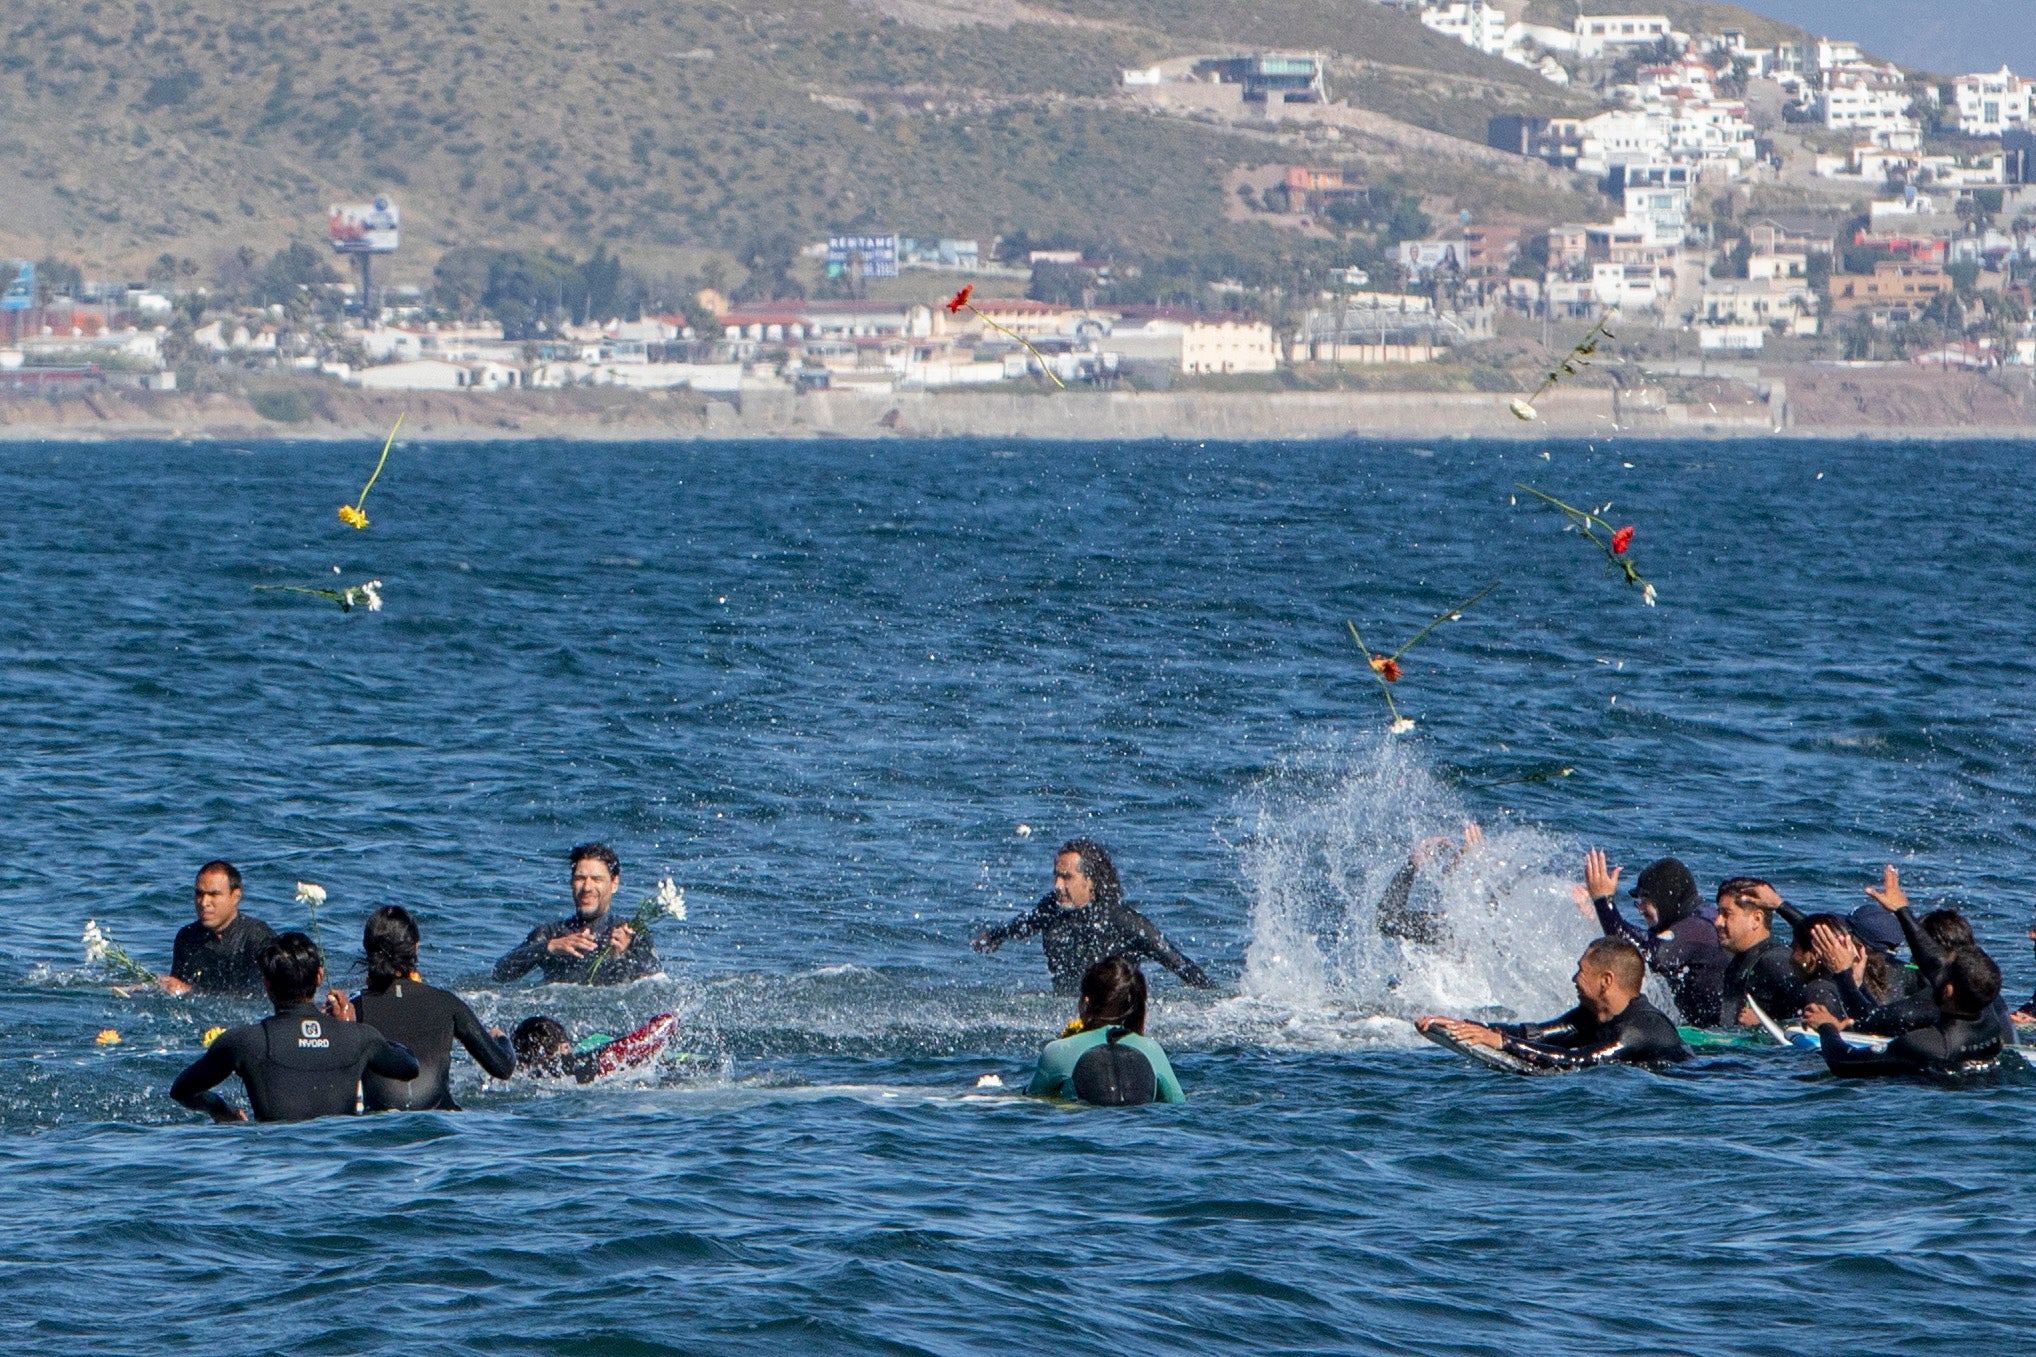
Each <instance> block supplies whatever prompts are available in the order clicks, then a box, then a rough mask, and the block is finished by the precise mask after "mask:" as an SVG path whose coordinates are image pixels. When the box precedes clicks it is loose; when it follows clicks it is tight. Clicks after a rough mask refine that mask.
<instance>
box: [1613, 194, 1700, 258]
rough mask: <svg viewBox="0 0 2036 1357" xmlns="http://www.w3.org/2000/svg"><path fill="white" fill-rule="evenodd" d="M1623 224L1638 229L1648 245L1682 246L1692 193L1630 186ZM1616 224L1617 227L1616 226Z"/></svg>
mask: <svg viewBox="0 0 2036 1357" xmlns="http://www.w3.org/2000/svg"><path fill="white" fill-rule="evenodd" d="M1625 208H1626V210H1625V213H1624V215H1623V216H1621V218H1620V223H1623V224H1628V225H1632V226H1636V227H1638V228H1639V230H1640V233H1641V243H1642V244H1644V245H1680V244H1682V243H1683V231H1684V229H1685V227H1686V225H1687V223H1688V220H1689V213H1690V191H1689V190H1688V189H1686V188H1653V187H1648V186H1644V185H1629V186H1628V187H1627V189H1626V201H1625ZM1615 224H1616V223H1615Z"/></svg>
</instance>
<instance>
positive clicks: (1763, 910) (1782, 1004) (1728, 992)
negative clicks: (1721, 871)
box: [1718, 876, 1803, 1027]
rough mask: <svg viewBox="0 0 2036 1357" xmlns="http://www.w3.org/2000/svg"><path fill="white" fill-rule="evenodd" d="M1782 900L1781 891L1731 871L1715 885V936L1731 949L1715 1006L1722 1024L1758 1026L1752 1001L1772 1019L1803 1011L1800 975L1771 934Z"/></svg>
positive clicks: (1782, 1019) (1786, 1018)
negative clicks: (1716, 910)
mask: <svg viewBox="0 0 2036 1357" xmlns="http://www.w3.org/2000/svg"><path fill="white" fill-rule="evenodd" d="M1781 905H1782V898H1781V892H1780V891H1777V890H1776V889H1775V888H1774V887H1773V886H1772V885H1770V884H1769V883H1768V882H1765V881H1762V880H1760V879H1759V878H1757V877H1751V876H1735V877H1733V878H1731V879H1730V880H1728V881H1724V882H1722V883H1720V884H1719V886H1718V941H1719V943H1720V944H1722V945H1723V946H1724V948H1725V950H1726V951H1727V952H1730V953H1731V954H1732V959H1731V961H1730V962H1728V963H1727V964H1726V967H1725V990H1724V997H1723V1001H1722V1003H1721V1004H1720V1006H1719V1018H1720V1021H1721V1022H1722V1023H1723V1024H1724V1025H1725V1026H1727V1027H1730V1026H1733V1025H1735V1024H1736V1025H1737V1026H1740V1027H1756V1026H1758V1025H1759V1024H1760V1019H1759V1017H1758V1016H1756V1015H1755V1013H1754V1011H1753V1009H1754V1006H1756V1005H1757V1006H1758V1007H1759V1009H1760V1011H1761V1012H1762V1013H1765V1014H1767V1016H1768V1017H1770V1018H1772V1019H1773V1020H1774V1021H1776V1022H1787V1021H1789V1020H1790V1019H1791V1018H1794V1017H1795V1016H1796V1015H1798V1014H1800V1013H1801V1012H1802V1011H1803V981H1802V977H1800V976H1799V975H1797V974H1796V967H1795V963H1794V962H1793V961H1792V960H1791V959H1790V957H1789V945H1788V944H1787V943H1786V942H1783V941H1782V940H1781V939H1780V938H1778V937H1776V936H1775V935H1774V914H1775V911H1776V910H1778V909H1780V908H1781ZM1749 1000H1750V1001H1751V1003H1749V1002H1748V1001H1749Z"/></svg>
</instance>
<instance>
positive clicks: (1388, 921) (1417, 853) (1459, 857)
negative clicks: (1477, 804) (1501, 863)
mask: <svg viewBox="0 0 2036 1357" xmlns="http://www.w3.org/2000/svg"><path fill="white" fill-rule="evenodd" d="M1484 843H1485V832H1484V830H1482V829H1480V828H1478V826H1476V825H1474V824H1468V825H1465V826H1464V827H1463V842H1462V843H1461V844H1459V843H1457V841H1456V840H1455V839H1453V838H1450V837H1449V836H1448V835H1447V834H1441V835H1437V836H1435V837H1433V838H1427V839H1423V840H1421V841H1420V842H1419V843H1417V844H1415V845H1414V851H1413V852H1411V853H1409V854H1408V855H1407V861H1406V862H1405V863H1404V864H1403V865H1402V866H1401V867H1400V870H1399V871H1397V872H1395V873H1393V879H1392V880H1391V881H1388V882H1387V883H1386V892H1385V894H1384V895H1382V896H1380V897H1379V907H1378V909H1377V910H1376V911H1375V912H1374V917H1375V918H1376V919H1377V921H1378V931H1379V936H1380V937H1384V938H1397V939H1399V940H1400V941H1401V942H1411V943H1415V944H1417V945H1420V946H1424V947H1434V946H1439V945H1440V944H1442V943H1444V942H1446V941H1448V940H1449V915H1448V914H1447V913H1445V912H1444V911H1442V910H1439V909H1416V908H1414V905H1413V896H1414V883H1415V880H1416V878H1418V877H1419V876H1420V874H1421V869H1422V868H1423V867H1426V866H1427V865H1428V864H1430V863H1431V862H1436V861H1440V862H1441V863H1442V875H1443V876H1445V877H1446V876H1448V875H1449V874H1450V873H1452V872H1454V871H1455V870H1456V869H1457V868H1459V867H1461V866H1462V865H1463V864H1464V862H1465V861H1467V860H1468V859H1469V858H1470V857H1471V856H1472V855H1473V854H1475V853H1476V852H1477V851H1478V849H1480V848H1482V847H1484Z"/></svg>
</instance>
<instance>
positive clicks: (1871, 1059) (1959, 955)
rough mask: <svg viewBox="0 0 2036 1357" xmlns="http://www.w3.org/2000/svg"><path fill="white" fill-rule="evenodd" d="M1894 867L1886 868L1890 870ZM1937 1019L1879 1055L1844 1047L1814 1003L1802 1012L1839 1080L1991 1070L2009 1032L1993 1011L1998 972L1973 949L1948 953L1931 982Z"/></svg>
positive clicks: (1829, 1016) (1833, 1019)
mask: <svg viewBox="0 0 2036 1357" xmlns="http://www.w3.org/2000/svg"><path fill="white" fill-rule="evenodd" d="M1892 870H1893V869H1892V868H1891V869H1890V871H1892ZM1932 984H1933V986H1934V989H1933V993H1934V995H1935V997H1936V1000H1937V1008H1938V1010H1939V1012H1938V1018H1937V1021H1936V1022H1934V1023H1932V1024H1931V1025H1930V1026H1928V1027H1918V1028H1914V1029H1911V1030H1910V1031H1907V1032H1904V1033H1902V1035H1901V1036H1899V1037H1896V1038H1895V1039H1894V1040H1893V1041H1892V1042H1890V1043H1889V1044H1888V1047H1887V1049H1886V1050H1884V1051H1871V1050H1861V1049H1858V1048H1856V1047H1853V1046H1848V1045H1846V1043H1845V1039H1844V1038H1843V1037H1841V1036H1840V1035H1839V1019H1838V1018H1837V1016H1836V1015H1835V1014H1833V1013H1831V1012H1830V1011H1829V1010H1828V1009H1826V1008H1824V1007H1823V1006H1822V1005H1819V1004H1812V1005H1810V1007H1809V1008H1808V1009H1806V1010H1804V1012H1803V1020H1804V1021H1805V1022H1807V1023H1809V1024H1810V1025H1811V1026H1813V1027H1815V1028H1816V1029H1817V1039H1818V1043H1819V1045H1820V1046H1821V1047H1822V1049H1823V1052H1824V1063H1825V1064H1826V1065H1828V1066H1830V1067H1831V1073H1833V1074H1835V1075H1838V1076H1839V1077H1840V1078H1862V1077H1869V1076H1876V1075H1888V1074H1925V1073H1928V1074H1963V1073H1974V1072H1978V1071H1983V1070H1989V1069H1992V1068H1993V1066H1994V1063H1995V1062H1996V1061H1997V1060H1999V1059H2000V1055H2001V1046H2002V1044H2003V1038H2004V1037H2006V1036H2007V1035H2008V1034H2007V1033H2006V1032H2005V1031H2004V1030H2003V1028H2002V1026H2001V1023H2000V1020H1999V1018H1998V1017H1996V1016H1995V1015H1994V1013H1993V1012H1992V1009H1993V1007H1994V1005H1995V1004H1996V1003H1997V1002H1998V1001H1999V1000H2000V997H2001V968H2000V967H1999V966H1996V965H1995V964H1994V961H1993V958H1992V957H1990V956H1988V955H1987V954H1986V953H1985V952H1982V951H1981V950H1980V949H1979V948H1977V947H1968V948H1964V949H1962V950H1960V951H1956V952H1953V953H1952V954H1951V955H1950V957H1949V958H1947V959H1946V960H1945V962H1944V963H1943V965H1941V966H1939V967H1937V968H1936V973H1935V975H1934V977H1933V978H1932Z"/></svg>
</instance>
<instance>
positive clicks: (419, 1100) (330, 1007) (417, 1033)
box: [326, 905, 516, 1112]
mask: <svg viewBox="0 0 2036 1357" xmlns="http://www.w3.org/2000/svg"><path fill="white" fill-rule="evenodd" d="M417 942H418V933H417V920H416V919H414V918H412V917H411V915H410V911H409V910H407V909H404V908H403V907H402V906H401V905H384V906H382V908H380V909H378V910H376V911H375V912H374V913H373V914H370V915H369V916H368V922H367V926H366V927H365V928H363V929H362V930H361V950H362V951H363V952H364V953H365V954H366V955H367V959H368V983H367V988H365V989H363V990H362V991H361V992H360V993H359V994H357V995H355V996H354V997H353V999H352V1000H351V1001H349V1000H348V999H347V997H346V996H345V995H343V994H341V993H340V992H339V991H337V990H334V991H333V992H332V993H331V994H330V995H328V996H327V998H326V1012H328V1013H330V1014H332V1015H333V1016H334V1017H336V1018H343V1019H345V1020H347V1021H349V1022H353V1021H359V1022H364V1023H366V1024H368V1025H369V1026H370V1027H373V1028H374V1029H375V1030H376V1031H378V1032H380V1033H381V1034H382V1035H383V1036H385V1037H387V1038H389V1039H390V1040H391V1041H396V1042H401V1043H402V1044H403V1045H404V1046H405V1047H407V1048H408V1049H409V1051H410V1053H411V1054H412V1055H414V1056H416V1057H417V1063H418V1065H419V1066H421V1067H422V1068H421V1072H420V1073H419V1074H418V1075H417V1077H416V1078H414V1079H389V1078H385V1077H384V1076H382V1075H379V1074H374V1073H369V1074H366V1075H363V1076H362V1078H361V1100H362V1102H363V1103H364V1104H365V1105H366V1107H367V1110H368V1111H370V1112H457V1111H459V1110H460V1108H459V1104H458V1103H456V1102H454V1101H453V1098H452V1045H453V1042H454V1041H458V1042H459V1044H460V1045H462V1046H464V1047H466V1048H467V1054H468V1055H471V1056H472V1057H473V1058H474V1061H475V1063H476V1064H478V1065H479V1066H480V1067H481V1068H482V1069H484V1070H486V1071H487V1072H488V1073H489V1074H491V1075H493V1076H494V1077H495V1078H497V1079H507V1078H508V1077H509V1076H510V1075H511V1074H513V1073H515V1071H516V1053H515V1051H514V1050H513V1049H511V1047H510V1045H509V1040H508V1038H507V1037H505V1036H503V1035H502V1033H501V1032H499V1031H496V1030H493V1029H491V1028H488V1027H485V1026H483V1025H482V1023H481V1020H480V1019H479V1018H477V1017H475V1016H474V1010H473V1009H471V1008H469V1007H467V1002H466V1000H464V999H462V998H460V997H459V996H458V995H457V994H453V993H450V992H448V991H446V990H442V989H438V988H436V987H434V986H431V985H427V984H425V983H424V977H423V976H421V975H419V974H418V972H417Z"/></svg>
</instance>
